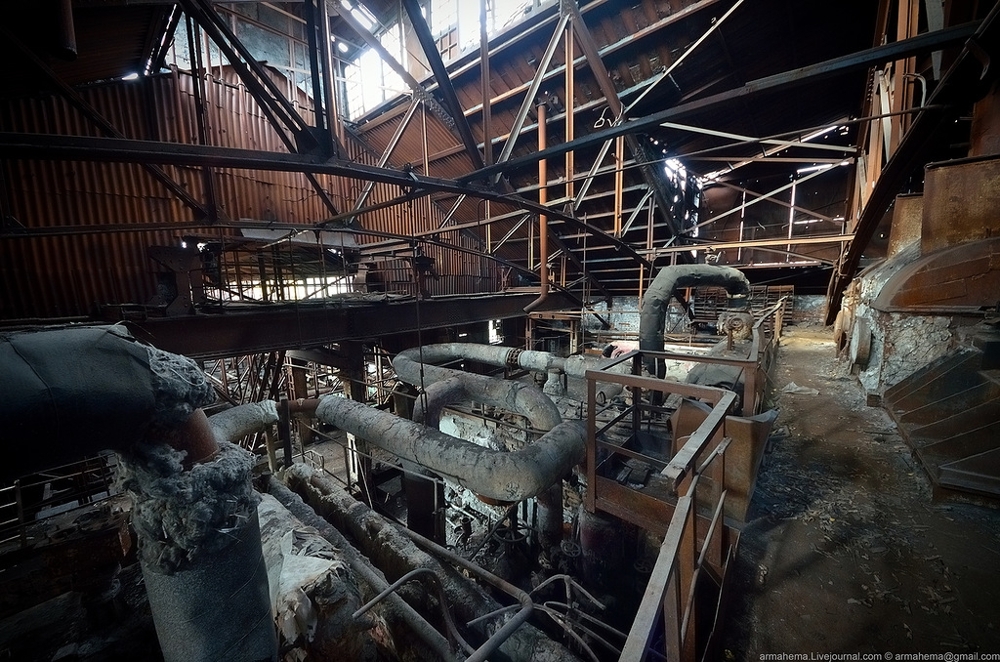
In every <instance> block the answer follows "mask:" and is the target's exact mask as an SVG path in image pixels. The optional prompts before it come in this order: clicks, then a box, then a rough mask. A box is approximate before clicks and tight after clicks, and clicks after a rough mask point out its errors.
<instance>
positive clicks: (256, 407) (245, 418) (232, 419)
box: [208, 400, 278, 443]
mask: <svg viewBox="0 0 1000 662" xmlns="http://www.w3.org/2000/svg"><path fill="white" fill-rule="evenodd" d="M277 422H278V403H276V402H275V401H274V400H264V401H263V402H251V403H248V404H245V405H238V406H236V407H232V408H231V409H226V410H225V411H220V412H219V413H218V414H215V415H213V416H212V417H210V418H209V419H208V424H209V425H210V426H211V427H212V432H214V433H215V437H216V439H219V440H221V441H228V442H231V443H236V442H237V441H239V440H240V439H242V438H243V437H245V436H247V435H248V434H253V433H255V432H260V431H261V430H264V429H265V428H267V426H269V425H271V424H272V423H277Z"/></svg>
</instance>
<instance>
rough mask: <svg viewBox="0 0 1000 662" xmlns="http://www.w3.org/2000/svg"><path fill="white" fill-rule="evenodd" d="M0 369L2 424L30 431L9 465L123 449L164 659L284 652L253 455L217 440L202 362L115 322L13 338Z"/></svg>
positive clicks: (16, 431)
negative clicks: (142, 339) (275, 620)
mask: <svg viewBox="0 0 1000 662" xmlns="http://www.w3.org/2000/svg"><path fill="white" fill-rule="evenodd" d="M0 370H2V375H0V377H2V378H0V425H3V426H4V429H5V430H6V431H7V432H9V433H11V434H12V435H13V436H14V438H17V439H18V440H19V442H20V443H18V444H16V445H15V446H14V447H12V448H11V449H9V450H10V451H11V452H13V453H15V455H14V456H13V457H9V458H8V461H7V462H5V463H4V475H9V474H12V475H13V476H18V475H23V474H25V473H28V472H30V471H37V470H40V469H44V468H47V467H51V466H54V465H58V464H65V463H67V462H70V461H73V460H78V459H82V458H83V457H86V456H87V455H89V454H91V453H94V452H97V451H100V450H104V449H107V448H112V449H115V450H116V451H118V452H119V453H120V455H121V457H122V472H123V476H122V484H123V487H124V488H125V489H126V490H127V491H128V492H129V493H131V495H132V497H133V499H134V501H135V505H134V507H133V511H132V517H133V525H134V526H135V528H136V531H137V533H138V539H139V550H140V563H141V565H142V570H143V576H144V578H145V581H146V588H147V593H148V595H149V605H150V611H151V613H152V616H153V623H154V625H155V627H156V631H157V635H158V637H159V640H160V648H161V650H162V652H163V655H164V659H165V660H167V661H168V662H173V661H175V660H176V661H178V662H179V661H181V660H184V661H185V662H187V661H190V660H206V661H208V660H212V661H218V660H226V661H228V660H232V661H233V662H235V661H237V660H240V661H242V660H254V661H256V660H274V659H277V654H278V648H277V637H276V636H275V631H274V626H273V624H272V621H271V608H270V601H269V599H268V584H267V572H266V569H265V567H264V559H263V555H262V554H261V542H260V531H259V527H258V525H257V509H256V505H257V496H256V494H255V493H254V492H253V489H252V486H251V483H250V468H251V465H252V461H253V460H252V457H251V456H250V454H249V453H247V452H246V451H243V450H242V449H240V448H238V447H236V446H232V445H230V444H225V443H223V444H222V445H221V447H220V446H219V445H218V444H217V443H216V440H215V439H214V434H213V432H212V431H211V428H210V426H209V423H208V421H207V420H206V419H205V415H204V412H202V411H201V409H200V407H202V406H204V405H206V404H208V403H210V402H211V401H213V400H214V397H215V396H214V393H213V390H212V387H211V385H210V384H209V383H208V380H207V379H206V378H205V375H204V373H203V372H202V371H201V369H200V368H199V367H198V365H197V364H196V363H195V362H194V361H191V360H190V359H188V358H186V357H183V356H178V355H176V354H170V353H168V352H163V351H161V350H158V349H156V348H153V347H148V346H145V345H141V344H139V343H137V342H136V341H135V340H134V339H133V338H132V337H131V336H130V335H129V333H128V331H127V330H125V329H124V327H121V326H103V327H68V328H63V329H57V330H49V331H34V332H22V333H16V334H11V335H7V336H4V337H3V338H2V339H0ZM40 444H44V447H45V449H46V452H45V453H29V452H28V451H34V450H35V449H37V448H38V445H40ZM19 449H25V450H24V452H22V451H21V450H19ZM203 460H204V461H203ZM202 461H203V462H202ZM185 463H187V464H185ZM187 465H190V466H187Z"/></svg>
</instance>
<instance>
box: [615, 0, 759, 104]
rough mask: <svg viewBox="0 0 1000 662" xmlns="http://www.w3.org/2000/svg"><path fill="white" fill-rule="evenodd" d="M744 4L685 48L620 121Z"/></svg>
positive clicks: (634, 102)
mask: <svg viewBox="0 0 1000 662" xmlns="http://www.w3.org/2000/svg"><path fill="white" fill-rule="evenodd" d="M742 4H743V0H736V2H735V3H734V4H733V6H732V7H730V8H729V10H728V11H727V12H726V13H725V14H723V15H722V17H721V18H719V19H717V20H716V21H715V22H714V23H712V25H711V26H710V27H709V28H708V30H706V31H705V32H704V33H703V34H702V35H701V36H700V37H698V39H696V40H695V42H694V43H693V44H691V45H690V46H688V47H687V48H685V49H684V52H683V53H681V55H680V57H678V58H677V59H676V60H674V61H673V62H671V63H670V66H669V67H667V68H666V69H664V70H663V71H662V72H660V75H659V76H657V77H656V79H655V80H653V82H652V84H650V86H649V87H647V88H646V89H645V90H643V92H642V94H640V95H639V96H638V97H636V98H635V100H633V101H632V103H630V104H629V105H628V106H627V107H626V108H625V109H624V110H623V112H622V114H621V115H620V116H619V120H621V119H624V118H625V117H627V116H628V114H629V112H630V111H631V110H632V109H633V108H635V107H636V106H637V105H638V104H639V102H640V101H642V100H643V98H645V96H646V95H647V94H649V93H650V92H652V91H653V88H655V87H656V86H657V85H659V84H660V82H662V81H663V80H665V79H666V78H667V77H668V76H670V74H672V73H674V70H675V69H676V68H677V67H679V66H680V65H681V63H682V62H684V60H685V59H686V58H687V56H688V55H690V54H691V53H693V52H694V51H695V50H696V49H697V48H698V46H700V45H701V44H702V43H703V42H704V41H705V40H706V39H708V38H709V37H710V36H711V35H712V33H713V32H715V31H716V30H718V29H719V28H720V27H721V26H722V24H723V23H725V22H726V19H727V18H729V17H730V16H732V14H733V12H735V11H736V10H737V9H738V8H739V6H740V5H742Z"/></svg>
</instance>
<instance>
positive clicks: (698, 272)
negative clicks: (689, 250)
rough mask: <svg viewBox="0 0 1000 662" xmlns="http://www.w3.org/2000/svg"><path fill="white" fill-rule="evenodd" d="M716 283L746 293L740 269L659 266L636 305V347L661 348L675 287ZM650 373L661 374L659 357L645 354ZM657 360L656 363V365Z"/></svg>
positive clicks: (734, 293)
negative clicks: (637, 321)
mask: <svg viewBox="0 0 1000 662" xmlns="http://www.w3.org/2000/svg"><path fill="white" fill-rule="evenodd" d="M697 285H716V286H719V287H724V288H725V289H726V292H728V293H729V294H730V295H731V296H746V295H748V294H750V281H749V280H747V277H746V276H744V275H743V272H741V271H739V270H737V269H733V268H732V267H720V266H717V265H712V264H684V265H676V266H669V267H663V268H662V269H660V271H659V272H658V273H657V274H656V277H655V278H654V279H653V282H652V283H650V285H649V289H648V290H646V293H645V295H643V297H642V303H641V304H640V306H639V349H640V350H644V351H652V352H662V351H663V349H664V343H663V332H664V329H665V328H666V324H667V309H668V307H669V305H670V297H671V296H673V293H674V290H676V289H677V288H679V287H695V286H697ZM643 363H644V365H645V366H646V369H647V370H648V371H649V373H650V374H651V375H656V376H658V377H662V376H663V375H662V374H661V372H662V371H661V369H662V367H663V363H662V361H660V362H657V361H656V360H655V359H654V358H646V359H644V361H643ZM657 363H659V366H658V365H657Z"/></svg>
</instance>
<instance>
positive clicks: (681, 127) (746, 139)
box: [660, 118, 858, 161]
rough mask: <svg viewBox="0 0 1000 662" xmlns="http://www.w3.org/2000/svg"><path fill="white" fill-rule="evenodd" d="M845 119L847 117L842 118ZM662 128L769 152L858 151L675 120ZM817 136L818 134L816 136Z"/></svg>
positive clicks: (831, 124)
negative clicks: (798, 149) (764, 147)
mask: <svg viewBox="0 0 1000 662" xmlns="http://www.w3.org/2000/svg"><path fill="white" fill-rule="evenodd" d="M844 119H847V118H844ZM839 124H840V122H830V123H829V124H828V125H827V126H830V127H834V126H838V125H839ZM660 126H661V127H663V128H664V129H675V130H677V131H686V132H688V133H700V134H702V135H706V136H713V137H716V138H729V139H731V140H738V141H739V142H738V143H735V144H736V145H770V146H772V147H774V148H775V149H772V150H770V153H771V154H773V153H775V152H780V151H781V150H783V149H787V148H789V147H801V148H803V149H815V150H820V151H826V152H841V153H854V152H857V151H858V148H857V147H848V146H845V145H820V144H817V143H811V142H808V141H807V139H805V138H804V139H801V140H779V139H777V138H767V137H765V138H755V137H753V136H744V135H743V134H740V133H731V132H729V131H716V130H715V129H704V128H701V127H697V126H691V125H689V124H678V123H677V122H663V123H662V124H660ZM816 137H819V136H816ZM715 149H718V148H715ZM767 155H768V154H767V153H766V152H765V154H763V155H761V156H758V157H753V158H751V159H749V160H751V161H753V160H760V159H761V158H763V157H764V156H767Z"/></svg>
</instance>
